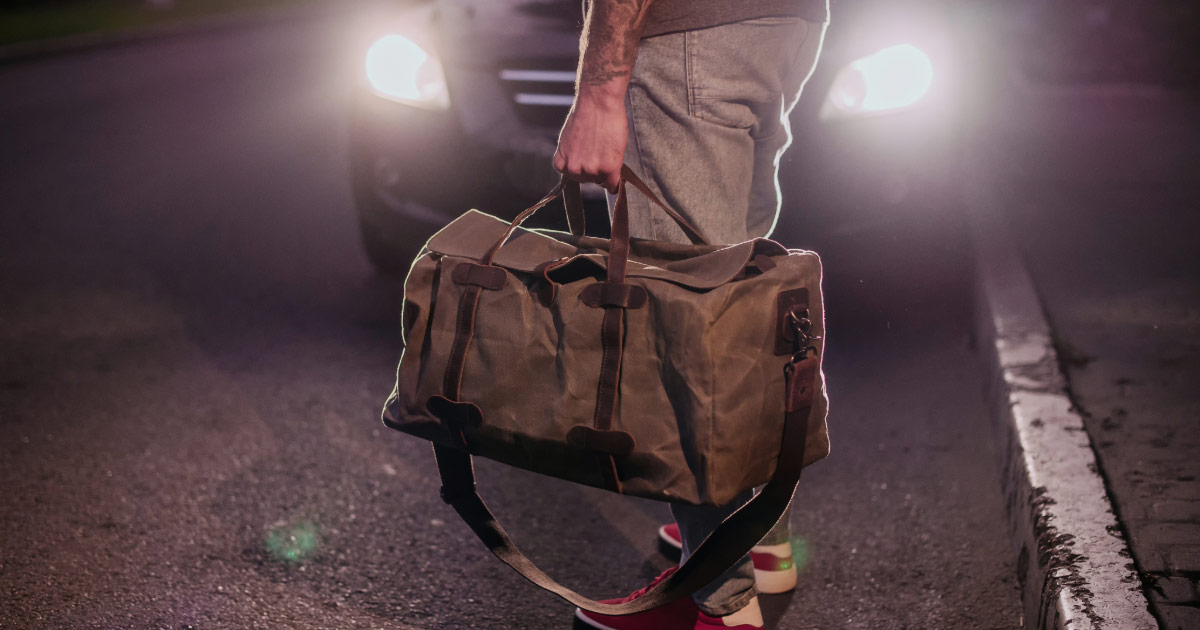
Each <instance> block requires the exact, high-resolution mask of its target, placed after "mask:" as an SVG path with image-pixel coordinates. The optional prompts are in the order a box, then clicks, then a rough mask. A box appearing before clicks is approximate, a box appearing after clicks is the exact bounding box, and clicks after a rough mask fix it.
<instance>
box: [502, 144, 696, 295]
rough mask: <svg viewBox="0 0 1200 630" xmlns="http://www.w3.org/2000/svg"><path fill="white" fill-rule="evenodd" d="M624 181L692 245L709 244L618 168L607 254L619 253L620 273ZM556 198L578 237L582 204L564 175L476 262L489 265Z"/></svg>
mask: <svg viewBox="0 0 1200 630" xmlns="http://www.w3.org/2000/svg"><path fill="white" fill-rule="evenodd" d="M626 182H628V183H630V184H633V187H634V188H636V189H638V191H639V192H641V193H642V194H643V195H646V197H647V198H648V199H649V200H650V201H651V202H652V203H654V205H656V206H658V207H659V208H660V209H662V211H663V212H666V213H667V216H669V217H671V218H672V219H673V220H674V221H675V222H676V223H677V224H679V227H680V229H682V230H683V232H684V234H686V235H687V237H688V239H689V240H691V241H692V243H693V244H696V245H708V244H709V242H708V241H707V240H705V238H704V237H703V236H701V234H700V231H699V230H697V229H696V228H695V227H693V226H692V224H690V223H688V221H687V219H685V218H683V216H681V215H680V214H679V213H678V212H675V211H674V210H672V209H671V208H669V207H668V206H667V204H665V203H663V201H662V200H661V199H659V198H658V195H655V194H654V192H653V191H652V190H650V187H649V186H647V185H646V183H645V182H643V181H642V180H641V178H639V177H638V176H637V174H636V173H634V172H633V169H631V168H629V166H627V165H622V166H621V182H620V184H618V185H617V203H616V205H615V206H614V208H613V217H612V224H613V236H612V242H613V244H612V251H611V252H610V255H612V256H613V257H614V258H616V252H617V250H618V249H619V250H621V251H622V252H623V254H622V257H621V258H620V259H618V260H617V261H616V262H617V264H618V266H619V267H620V268H621V269H622V270H623V269H624V267H625V261H626V260H628V257H629V208H628V202H627V201H626V202H624V203H623V202H622V198H623V196H624V192H625V184H626ZM559 195H563V200H564V202H565V205H566V211H567V223H568V225H569V226H570V228H571V233H572V234H575V235H576V236H582V235H583V229H584V221H583V202H582V197H581V195H580V192H579V182H575V181H572V180H569V179H567V178H566V177H565V176H564V177H562V178H561V179H560V180H559V182H558V184H557V185H556V186H555V187H554V188H553V189H551V190H550V192H548V193H546V196H545V197H542V198H541V200H539V201H538V202H537V203H535V204H534V205H532V206H530V207H529V208H527V209H525V210H523V211H521V213H520V214H518V215H517V216H516V218H514V219H513V220H512V221H511V222H510V223H509V225H508V229H507V230H505V231H504V234H503V235H501V236H500V238H499V239H498V240H497V241H496V243H495V244H494V245H492V247H491V248H490V249H488V251H487V253H485V254H484V256H483V258H482V259H480V262H481V263H483V264H485V265H490V264H492V260H493V259H494V258H495V257H496V252H498V251H500V248H501V247H503V246H504V244H505V243H507V242H508V239H509V238H510V237H512V235H513V233H514V232H516V230H517V228H518V227H520V226H521V224H522V223H524V222H525V221H526V220H527V219H529V217H531V216H533V214H534V213H536V212H537V211H538V210H541V209H542V208H543V207H545V206H546V204H548V203H550V202H551V201H553V200H554V198H555V197H558V196H559ZM618 223H622V224H623V225H624V228H623V230H622V233H621V234H618V230H617V224H618ZM576 226H578V230H579V231H578V232H577V231H576ZM611 264H612V263H610V265H611ZM623 275H624V274H622V277H623ZM610 281H611V277H610Z"/></svg>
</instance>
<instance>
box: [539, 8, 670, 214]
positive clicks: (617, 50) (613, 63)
mask: <svg viewBox="0 0 1200 630" xmlns="http://www.w3.org/2000/svg"><path fill="white" fill-rule="evenodd" d="M651 1H652V0H592V2H591V3H590V7H589V9H588V14H587V17H586V18H585V20H584V25H583V35H582V37H581V38H580V45H579V47H580V54H579V80H578V81H577V83H576V90H575V104H574V105H573V106H572V107H571V113H570V114H568V115H567V122H566V123H565V124H564V125H563V129H562V133H561V134H559V136H558V150H557V151H555V152H554V168H555V169H557V170H558V171H560V172H561V173H562V174H563V175H565V176H566V177H567V178H568V179H572V180H575V181H577V182H595V183H597V184H600V185H601V186H604V187H605V188H606V189H608V191H609V192H613V193H615V192H616V191H617V184H618V183H620V181H621V164H622V163H623V162H624V160H625V144H626V143H627V142H628V141H629V128H628V127H627V126H626V122H625V91H626V90H628V89H629V76H630V75H631V74H632V73H633V62H634V60H635V59H637V45H638V40H639V39H641V34H642V25H643V23H644V22H645V19H646V10H647V9H648V8H649V7H650V2H651Z"/></svg>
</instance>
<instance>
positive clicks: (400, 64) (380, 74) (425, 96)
mask: <svg viewBox="0 0 1200 630" xmlns="http://www.w3.org/2000/svg"><path fill="white" fill-rule="evenodd" d="M366 70H367V80H368V81H369V82H370V83H371V87H372V88H374V89H375V91H376V92H378V93H379V94H381V95H383V96H386V97H388V98H392V99H395V100H398V101H402V102H405V103H409V104H412V105H418V106H421V107H428V108H433V109H445V108H446V107H448V106H449V104H450V102H449V98H448V97H447V94H446V81H445V78H444V77H443V75H442V67H441V64H440V63H439V62H438V60H437V58H436V57H434V56H433V55H431V54H429V53H428V52H427V51H426V50H425V49H423V48H421V47H420V46H418V45H417V44H416V42H414V41H412V40H411V39H409V38H407V37H405V36H403V35H394V34H393V35H385V36H383V37H381V38H379V39H378V40H376V41H375V43H374V44H371V47H370V48H369V49H368V50H367V59H366Z"/></svg>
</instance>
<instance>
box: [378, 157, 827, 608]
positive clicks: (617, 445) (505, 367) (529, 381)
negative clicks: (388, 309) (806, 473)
mask: <svg viewBox="0 0 1200 630" xmlns="http://www.w3.org/2000/svg"><path fill="white" fill-rule="evenodd" d="M627 184H629V185H633V186H635V187H636V188H637V189H638V190H639V191H641V192H642V193H643V194H645V195H647V196H648V197H649V198H650V199H651V200H652V201H654V203H655V204H656V205H657V206H658V207H659V208H660V209H662V210H663V211H665V212H667V213H668V214H670V215H671V217H672V218H673V219H675V220H676V222H677V223H679V224H680V226H681V227H682V228H683V229H684V231H685V232H686V233H687V234H688V235H689V238H690V239H691V240H692V241H693V242H694V243H695V244H693V245H679V244H674V243H666V242H658V241H648V240H640V239H630V238H629V222H628V209H627V204H626V201H625V195H626V185H627ZM560 194H563V195H564V196H565V198H566V201H567V204H566V205H567V209H568V223H569V225H570V227H571V231H572V232H571V233H570V234H568V233H565V232H551V231H534V230H527V229H524V228H521V227H520V225H521V223H522V222H523V221H524V220H525V219H526V218H528V217H529V216H530V215H531V214H533V213H534V212H536V211H537V210H538V209H539V208H541V207H543V206H545V205H546V204H547V203H549V202H550V201H551V200H553V199H554V198H555V197H557V196H559V195H560ZM578 195H579V189H578V185H577V184H573V183H571V182H566V181H564V182H563V183H561V184H559V186H557V187H556V188H555V189H554V190H553V191H551V192H550V194H548V195H547V196H546V197H545V198H543V199H542V200H541V201H539V202H538V203H537V204H536V205H534V206H533V207H531V208H529V209H528V210H525V211H524V212H522V213H521V214H520V215H518V216H517V218H516V219H514V220H513V221H512V222H511V223H508V222H505V221H502V220H500V219H497V218H496V217H493V216H490V215H487V214H484V213H481V212H478V211H474V210H471V211H468V212H467V213H466V214H464V215H462V216H461V217H459V218H457V219H455V220H454V221H453V222H451V223H450V224H449V225H447V226H446V227H445V228H443V229H442V230H441V231H439V232H438V233H437V234H435V235H434V236H433V237H432V238H430V240H429V242H428V243H426V245H425V247H424V248H423V250H422V251H421V253H420V254H419V255H418V257H417V259H416V260H415V261H414V262H413V265H412V268H411V270H410V271H409V274H408V278H407V280H406V281H405V286H404V314H403V322H404V338H405V348H404V353H403V355H402V357H401V360H400V366H399V369H398V370H397V377H396V387H395V389H394V390H393V392H392V394H391V396H390V397H389V398H388V400H387V404H386V407H385V408H384V412H383V421H384V424H386V425H387V426H389V427H392V428H395V429H399V430H400V431H404V432H406V433H409V434H412V435H415V436H417V437H421V438H424V439H427V440H429V441H431V442H433V445H434V450H435V455H436V459H437V465H438V470H439V473H440V475H441V478H442V498H443V499H444V500H445V501H446V502H447V503H449V504H450V505H451V506H453V507H454V508H455V510H456V511H457V512H458V513H459V515H460V516H462V518H463V519H464V520H465V521H466V522H467V523H468V525H470V526H471V528H472V529H473V530H474V531H475V533H476V534H477V535H478V536H479V537H480V539H482V540H483V541H484V543H485V544H487V546H488V547H489V548H490V549H491V550H492V551H493V552H494V553H495V554H496V555H497V556H498V557H500V559H501V560H503V561H505V562H506V563H508V564H509V565H511V566H512V567H513V568H514V569H516V570H517V571H519V572H520V573H522V574H523V575H524V576H525V577H527V578H529V579H530V580H531V581H533V582H534V583H536V584H538V585H539V586H542V587H543V588H546V589H547V590H550V591H552V592H554V593H557V594H558V595H560V596H562V597H563V598H565V599H567V600H568V601H570V602H572V603H574V604H576V605H577V606H580V607H582V608H584V609H587V610H591V611H594V612H598V613H602V614H609V615H620V614H630V613H634V612H639V611H642V610H646V609H649V608H652V607H654V606H657V605H661V604H663V603H667V602H669V601H672V600H674V599H676V598H678V597H682V596H684V595H687V594H690V593H691V592H693V591H695V590H696V589H698V588H700V587H701V586H703V585H705V584H707V583H708V582H711V581H712V580H713V579H715V578H716V577H717V576H718V575H720V574H721V573H722V572H724V571H725V570H726V569H727V568H728V567H730V566H732V565H733V564H734V563H735V562H737V561H738V560H739V559H740V558H741V557H742V556H744V555H745V554H746V553H747V552H748V551H749V550H750V548H751V547H752V546H753V545H754V544H755V543H757V542H758V541H759V540H760V539H761V538H762V537H763V536H764V535H765V534H766V532H767V531H768V530H769V529H770V528H771V527H772V526H773V525H774V524H775V522H776V521H778V519H779V517H780V515H781V514H782V513H783V512H784V510H785V509H786V508H787V505H788V503H789V502H790V500H791V497H792V493H793V491H794V490H795V487H796V484H797V482H798V480H799V476H800V469H801V468H802V467H804V466H807V465H808V464H810V463H812V462H814V461H817V460H819V459H821V458H823V457H825V456H826V455H827V454H828V452H829V440H828V436H827V433H826V426H825V413H826V408H827V401H826V397H825V390H824V382H823V376H822V373H821V357H822V355H823V352H824V346H823V344H824V342H823V340H822V337H823V336H824V320H823V312H822V303H821V262H820V259H819V258H818V257H817V255H816V254H815V253H813V252H809V251H803V250H789V249H787V248H785V247H783V246H782V245H780V244H779V243H776V242H775V241H772V240H768V239H761V238H760V239H754V240H751V241H747V242H744V243H738V244H735V245H708V244H705V243H704V242H703V239H702V238H701V237H700V235H699V233H698V232H697V231H696V230H695V229H694V228H692V227H691V226H689V225H688V224H687V222H686V221H684V220H683V219H682V218H681V217H680V216H679V215H677V214H676V213H674V212H673V211H671V210H670V209H668V208H667V207H666V206H665V205H664V204H663V203H662V202H661V201H659V200H658V199H657V198H656V197H655V196H654V195H653V193H651V191H650V190H649V189H648V188H647V187H646V186H645V184H643V183H642V182H641V180H639V179H638V178H637V177H636V175H634V174H633V172H632V171H630V170H629V169H628V168H627V167H626V168H625V169H624V170H623V172H622V182H621V186H620V189H619V192H618V198H617V203H616V205H615V208H614V210H613V216H612V238H611V239H599V238H593V237H588V236H584V235H583V220H582V218H583V212H582V209H581V206H580V203H579V196H578ZM472 455H479V456H482V457H487V458H489V459H493V460H496V461H500V462H504V463H505V464H510V465H512V466H517V467H520V468H523V469H526V470H531V471H534V472H538V473H543V474H547V475H551V476H554V477H558V478H561V479H566V480H569V481H574V482H577V483H581V484H586V485H589V486H594V487H598V488H606V489H609V490H612V491H614V492H619V493H623V494H628V495H634V496H639V497H648V498H652V499H659V500H663V501H672V502H682V503H689V504H694V505H723V504H725V503H728V502H729V501H731V500H733V499H734V497H736V496H737V495H738V494H740V493H742V492H743V491H745V490H747V489H749V488H754V487H756V486H759V485H763V484H766V486H765V487H764V488H763V489H762V490H761V491H760V492H759V493H758V494H757V495H756V496H755V497H754V499H752V500H751V501H750V502H749V503H747V504H746V505H744V506H742V508H740V509H739V510H738V511H737V512H735V513H734V514H732V515H731V516H730V517H729V518H727V519H726V521H725V522H724V523H723V524H722V525H721V526H720V527H718V528H717V530H715V531H714V532H713V533H712V534H711V535H710V536H709V537H708V539H706V540H705V541H704V543H703V544H702V545H700V546H699V547H698V548H697V549H696V550H695V551H694V552H693V553H692V554H691V555H690V556H689V558H688V560H687V561H686V562H685V563H684V564H683V565H682V566H681V567H680V568H679V569H678V570H676V571H675V572H674V573H673V574H671V576H670V577H669V578H667V579H666V580H663V581H662V582H660V583H659V584H657V585H656V586H655V588H654V589H652V590H650V591H649V592H648V593H646V594H645V595H644V596H642V597H640V598H638V599H636V600H634V601H633V602H628V603H625V604H600V603H597V602H595V601H592V600H590V599H588V598H586V597H583V596H581V595H579V594H577V593H575V592H573V591H571V590H569V589H567V588H565V587H563V586H561V585H559V584H557V583H556V582H554V581H553V580H551V579H550V578H549V577H548V576H546V575H545V574H544V573H542V572H541V571H540V570H538V569H537V567H535V566H534V565H533V564H532V563H531V562H530V561H529V560H528V559H527V558H525V556H524V555H522V554H521V552H520V551H518V550H517V549H516V547H515V546H513V544H512V542H511V540H510V539H509V538H508V536H507V535H506V534H505V532H504V530H503V529H501V528H500V526H499V524H498V523H497V522H496V520H495V518H494V517H493V516H492V514H491V513H490V512H489V511H488V509H487V507H486V506H485V505H484V504H483V501H482V500H481V499H480V498H479V495H478V494H477V493H476V491H475V480H474V473H473V471H472V467H471V456H472Z"/></svg>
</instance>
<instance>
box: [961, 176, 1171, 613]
mask: <svg viewBox="0 0 1200 630" xmlns="http://www.w3.org/2000/svg"><path fill="white" fill-rule="evenodd" d="M970 170H971V171H972V172H970V173H969V174H968V181H967V191H968V193H967V194H968V197H969V198H968V200H967V202H968V212H969V221H970V224H971V236H972V239H973V241H974V246H975V250H976V265H977V268H976V306H977V309H976V310H977V314H976V324H975V325H976V336H977V338H978V341H979V345H980V350H981V352H982V353H983V355H984V358H985V361H986V362H987V365H988V369H989V371H990V372H991V374H990V378H989V381H990V384H989V390H990V391H989V395H990V400H989V402H990V404H991V408H992V413H993V419H994V421H995V423H996V428H997V429H998V431H999V435H1000V438H1001V445H1002V453H1003V456H1004V458H1005V461H1004V476H1003V483H1004V493H1005V499H1006V504H1007V509H1008V515H1009V526H1010V532H1011V534H1012V536H1013V542H1014V544H1015V546H1016V552H1017V558H1018V561H1017V572H1018V577H1019V579H1020V581H1021V584H1022V592H1023V599H1024V609H1025V621H1024V624H1025V626H1026V627H1033V628H1037V629H1038V630H1049V629H1061V630H1067V629H1068V628H1069V629H1070V630H1100V629H1112V630H1154V629H1156V628H1158V624H1157V622H1155V620H1154V617H1153V616H1152V615H1151V613H1150V611H1149V604H1148V602H1147V600H1146V597H1145V594H1144V593H1143V592H1142V587H1141V582H1140V580H1139V578H1138V574H1137V572H1136V568H1135V566H1134V563H1133V557H1132V555H1131V554H1130V552H1129V548H1128V545H1127V543H1126V540H1125V536H1124V534H1123V532H1122V529H1121V526H1120V524H1119V523H1118V521H1117V518H1116V516H1115V515H1114V513H1113V509H1112V504H1111V503H1110V501H1109V498H1108V493H1107V490H1106V488H1105V485H1104V479H1103V478H1102V477H1101V475H1100V472H1099V467H1098V465H1097V462H1096V455H1095V452H1094V451H1093V450H1092V445H1091V442H1090V440H1089V438H1088V434H1087V432H1086V431H1085V429H1084V425H1083V419H1082V418H1081V417H1080V415H1079V414H1078V413H1077V412H1076V411H1075V408H1074V406H1073V405H1072V403H1071V400H1070V398H1069V397H1068V394H1067V388H1066V379H1065V377H1064V376H1063V374H1062V372H1061V371H1060V368H1059V363H1058V356H1057V353H1056V352H1055V350H1054V345H1053V341H1052V337H1051V330H1050V326H1049V324H1048V323H1047V321H1046V317H1045V315H1044V314H1043V311H1042V306H1041V302H1040V300H1039V299H1038V296H1037V293H1036V291H1035V289H1034V285H1033V283H1032V280H1031V279H1030V277H1029V274H1028V272H1027V271H1026V269H1025V265H1024V263H1023V261H1022V258H1021V255H1020V254H1019V253H1018V250H1017V248H1016V246H1015V243H1014V241H1013V240H1012V236H1011V234H1010V232H1009V229H1008V225H1007V221H1006V220H1005V214H1004V212H1005V208H1004V207H1003V206H1002V204H1001V203H999V201H998V200H996V199H994V198H993V197H991V196H990V194H989V193H988V192H987V191H989V190H994V188H992V187H990V186H989V185H988V182H987V181H983V177H982V173H983V172H984V171H983V170H982V169H979V168H975V169H970Z"/></svg>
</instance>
